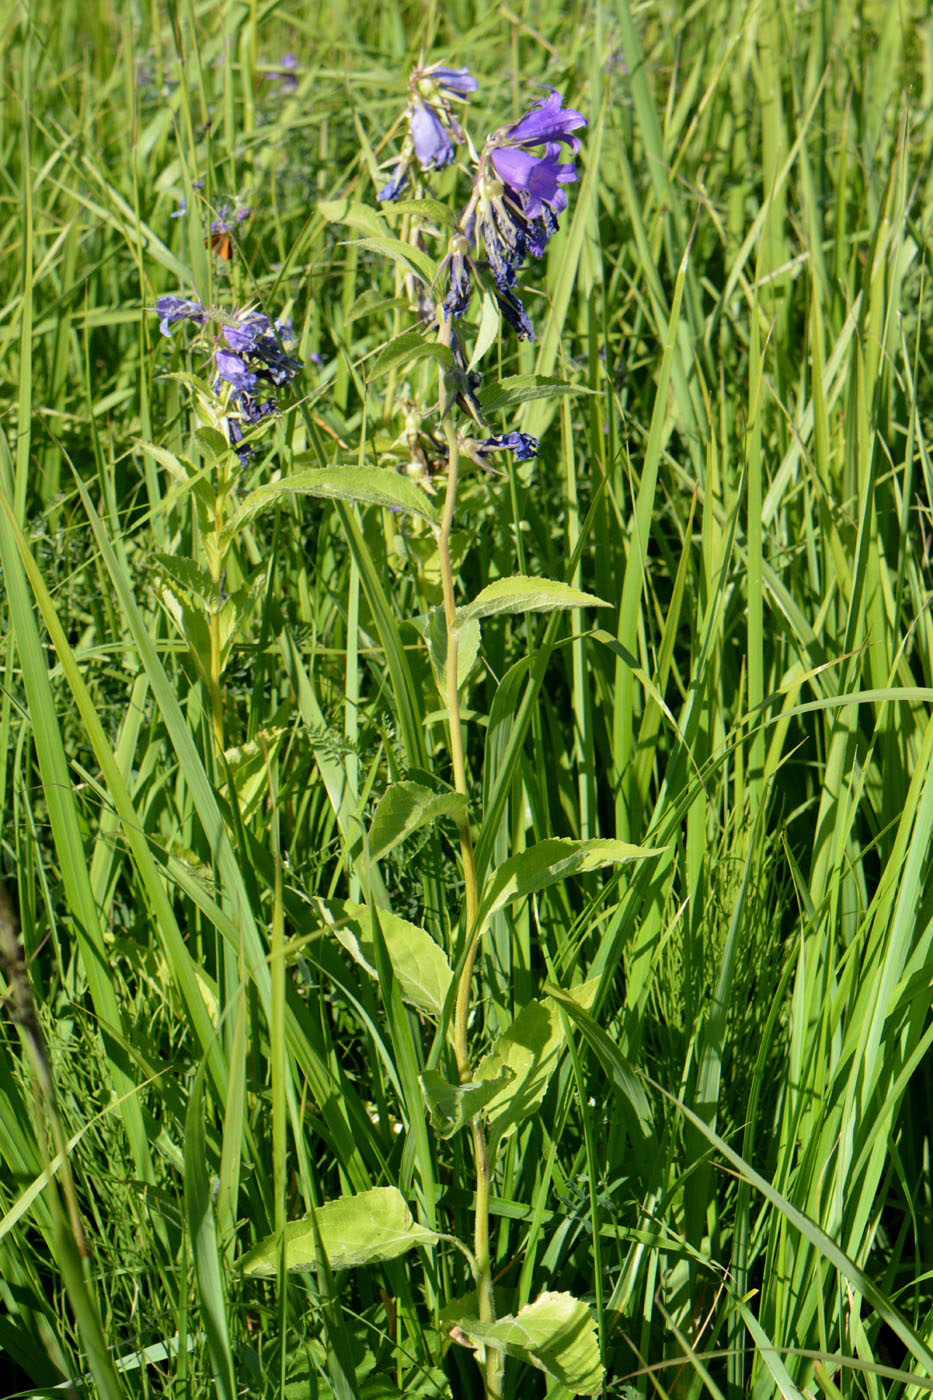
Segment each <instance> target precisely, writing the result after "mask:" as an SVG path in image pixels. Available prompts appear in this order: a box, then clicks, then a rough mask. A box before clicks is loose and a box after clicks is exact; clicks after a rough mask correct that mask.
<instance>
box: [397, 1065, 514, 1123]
mask: <svg viewBox="0 0 933 1400" xmlns="http://www.w3.org/2000/svg"><path fill="white" fill-rule="evenodd" d="M514 1077H515V1076H514V1071H513V1070H512V1069H510V1068H509V1067H508V1066H503V1069H502V1072H501V1074H500V1075H499V1077H498V1078H497V1079H486V1080H474V1081H472V1082H470V1083H468V1084H450V1083H448V1081H447V1080H446V1079H445V1078H444V1076H443V1075H442V1074H439V1073H438V1071H437V1070H435V1069H426V1070H425V1071H424V1073H423V1074H422V1075H420V1076H419V1078H420V1080H421V1088H422V1091H423V1093H424V1099H425V1103H426V1104H427V1106H428V1112H429V1113H430V1115H431V1125H432V1127H433V1128H434V1131H435V1132H436V1133H437V1135H438V1137H441V1138H449V1137H453V1135H454V1133H456V1132H459V1130H460V1129H461V1128H462V1127H463V1126H464V1124H466V1123H469V1121H470V1119H471V1118H472V1117H473V1116H474V1114H476V1113H479V1111H480V1109H482V1108H485V1107H486V1105H487V1104H488V1103H489V1102H490V1100H492V1099H494V1098H495V1097H496V1095H497V1094H498V1093H499V1092H500V1090H502V1089H505V1088H506V1086H507V1085H508V1084H509V1083H510V1082H511V1080H512V1079H513V1078H514Z"/></svg>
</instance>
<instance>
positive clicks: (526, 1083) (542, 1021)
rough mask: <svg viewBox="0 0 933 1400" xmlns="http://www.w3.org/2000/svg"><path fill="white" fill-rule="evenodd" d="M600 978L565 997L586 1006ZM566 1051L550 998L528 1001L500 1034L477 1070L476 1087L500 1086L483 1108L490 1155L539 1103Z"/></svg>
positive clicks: (560, 1024)
mask: <svg viewBox="0 0 933 1400" xmlns="http://www.w3.org/2000/svg"><path fill="white" fill-rule="evenodd" d="M598 985H599V983H598V980H595V979H594V980H593V981H592V982H585V983H583V984H582V985H581V986H579V987H574V988H573V990H572V991H571V992H568V993H566V995H567V997H568V998H572V999H573V1000H574V1001H575V1002H576V1003H577V1004H578V1005H579V1006H588V1005H589V1004H590V1002H591V1001H592V999H593V997H594V996H595V994H596V989H597V987H598ZM563 1047H564V1026H563V1022H562V1021H561V1017H560V1012H559V1011H558V1009H557V1003H556V1001H554V1000H553V999H552V998H551V997H545V998H544V1000H543V1001H530V1002H529V1003H528V1005H527V1006H525V1007H523V1008H522V1010H521V1011H520V1012H519V1013H518V1015H517V1016H516V1017H515V1020H514V1021H513V1022H512V1024H511V1025H510V1026H509V1027H508V1028H507V1029H506V1030H504V1031H503V1032H502V1034H501V1035H500V1037H499V1039H498V1040H497V1041H496V1043H495V1045H494V1046H493V1048H492V1050H490V1052H489V1054H488V1055H485V1056H484V1057H483V1059H482V1060H480V1062H479V1064H478V1065H477V1067H476V1079H477V1080H478V1081H479V1082H480V1083H484V1082H485V1083H496V1084H498V1083H500V1082H501V1081H502V1079H503V1075H505V1074H508V1075H509V1077H508V1079H507V1081H506V1082H505V1083H504V1084H503V1086H502V1088H500V1089H497V1091H496V1093H495V1094H494V1095H492V1097H491V1098H490V1099H489V1101H488V1102H487V1103H486V1105H485V1110H486V1115H487V1118H488V1122H489V1126H488V1139H489V1150H490V1155H492V1153H493V1152H494V1151H495V1148H496V1145H497V1144H498V1143H499V1142H500V1141H501V1140H502V1138H504V1137H505V1136H507V1134H509V1133H511V1132H513V1131H514V1129H515V1128H517V1127H518V1125H519V1123H522V1122H524V1120H525V1119H526V1118H528V1117H530V1115H531V1114H532V1113H534V1111H535V1109H536V1108H537V1107H538V1105H539V1104H540V1103H541V1100H542V1099H543V1098H544V1095H545V1093H546V1091H547V1086H548V1081H549V1080H550V1078H551V1075H552V1074H553V1072H554V1070H555V1069H556V1068H557V1061H558V1058H559V1056H560V1052H561V1050H562V1049H563Z"/></svg>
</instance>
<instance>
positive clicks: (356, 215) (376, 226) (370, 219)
mask: <svg viewBox="0 0 933 1400" xmlns="http://www.w3.org/2000/svg"><path fill="white" fill-rule="evenodd" d="M317 207H318V212H319V213H320V214H321V215H322V217H323V218H325V219H326V220H327V222H328V223H329V224H346V226H347V228H356V229H359V230H360V232H361V233H368V234H370V235H371V236H372V237H373V238H382V237H383V236H384V235H385V231H386V222H385V219H383V218H382V216H381V215H380V214H377V213H376V211H375V209H373V208H372V207H371V206H370V205H368V204H356V203H354V201H353V200H350V199H322V200H321V202H320V203H319V204H318V206H317Z"/></svg>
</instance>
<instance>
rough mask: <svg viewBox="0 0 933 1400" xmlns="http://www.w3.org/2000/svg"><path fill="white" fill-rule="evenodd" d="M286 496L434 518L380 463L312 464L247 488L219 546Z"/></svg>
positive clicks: (412, 487) (421, 498) (417, 491)
mask: <svg viewBox="0 0 933 1400" xmlns="http://www.w3.org/2000/svg"><path fill="white" fill-rule="evenodd" d="M286 496H317V497H319V498H321V499H324V500H330V501H356V502H358V503H359V504H360V505H373V506H385V507H386V508H387V509H390V510H401V511H407V512H408V513H409V514H411V515H420V516H423V517H424V519H425V520H430V521H431V522H432V523H433V522H435V521H436V520H437V508H436V507H435V506H434V505H433V503H432V502H431V501H430V500H429V499H428V497H427V496H426V495H425V494H424V492H423V491H422V490H421V487H420V486H416V484H415V483H414V482H413V481H412V480H410V478H409V477H407V476H399V474H398V473H397V472H392V471H387V470H386V469H385V468H384V467H315V468H313V469H312V470H311V471H303V472H295V474H294V475H293V476H286V477H283V478H282V479H281V481H268V482H266V483H265V484H264V485H263V486H257V487H256V490H255V491H251V492H250V493H249V495H248V496H247V497H245V499H244V500H243V502H242V503H241V505H240V507H239V509H238V510H237V511H236V513H235V514H234V515H233V516H232V517H231V519H230V520H228V521H227V523H226V525H225V526H224V528H223V533H222V535H221V549H224V548H226V546H227V545H228V544H229V543H230V541H231V540H232V539H233V538H234V536H235V535H237V534H239V532H240V530H242V529H243V527H244V525H248V524H249V522H250V521H251V520H252V519H254V517H255V516H257V515H258V514H259V512H260V511H262V510H265V509H266V508H267V506H271V505H274V504H275V502H276V501H281V500H283V499H284V498H285V497H286Z"/></svg>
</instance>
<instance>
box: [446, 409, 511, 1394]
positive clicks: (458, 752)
mask: <svg viewBox="0 0 933 1400" xmlns="http://www.w3.org/2000/svg"><path fill="white" fill-rule="evenodd" d="M444 433H445V436H446V438H447V449H448V458H447V495H446V498H445V501H444V512H443V515H442V517H441V523H440V527H439V529H438V534H437V552H438V559H439V562H440V573H441V588H442V591H443V597H444V620H445V622H446V626H447V656H446V673H447V697H446V699H447V722H448V728H449V732H450V757H451V762H452V765H453V770H454V786H455V787H456V790H457V792H460V793H463V795H464V796H469V790H468V782H467V772H466V758H465V755H464V746H463V726H462V723H461V719H460V687H459V684H458V674H457V671H458V667H457V660H458V647H459V643H458V638H457V632H456V627H455V623H456V604H455V601H454V581H453V568H452V566H451V562H450V532H451V529H452V528H453V519H454V509H455V507H456V502H457V484H458V479H459V474H460V445H459V443H458V441H457V432H456V429H455V427H454V425H453V424H452V423H451V422H450V421H449V420H446V419H445V421H444ZM460 855H461V859H462V861H463V883H464V895H465V905H466V932H467V938H468V939H469V940H470V942H469V946H468V950H467V954H466V957H465V958H464V962H463V968H462V971H461V973H460V980H459V983H458V986H457V1001H456V1006H455V1009H454V1027H453V1040H454V1054H455V1056H456V1060H457V1072H458V1074H459V1075H460V1079H461V1081H466V1080H468V1079H469V1078H470V1077H471V1073H472V1071H471V1065H470V1050H469V1041H468V1034H467V1023H468V1018H469V1012H470V991H471V987H472V982H473V967H474V964H475V962H476V954H477V950H478V948H479V942H480V939H479V930H478V929H476V927H475V924H476V910H477V904H478V899H477V888H476V860H475V857H474V854H473V838H472V836H471V834H470V824H469V819H467V820H466V821H464V823H463V825H462V826H461V827H460ZM470 1129H471V1133H472V1138H473V1161H474V1166H475V1168H476V1206H475V1212H474V1217H473V1252H474V1255H475V1257H476V1293H477V1303H478V1311H479V1316H480V1318H481V1320H482V1321H484V1322H493V1321H495V1316H496V1309H495V1300H494V1295H493V1284H492V1261H491V1258H490V1253H489V1188H490V1175H491V1163H490V1158H489V1151H488V1144H487V1142H486V1130H485V1128H484V1126H483V1120H482V1117H481V1115H480V1114H476V1115H475V1117H474V1118H473V1120H472V1122H471V1124H470ZM484 1370H485V1380H486V1397H487V1400H499V1397H500V1396H501V1394H502V1357H501V1353H499V1352H497V1351H495V1350H494V1349H493V1348H491V1347H487V1348H486V1356H485V1362H484Z"/></svg>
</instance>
